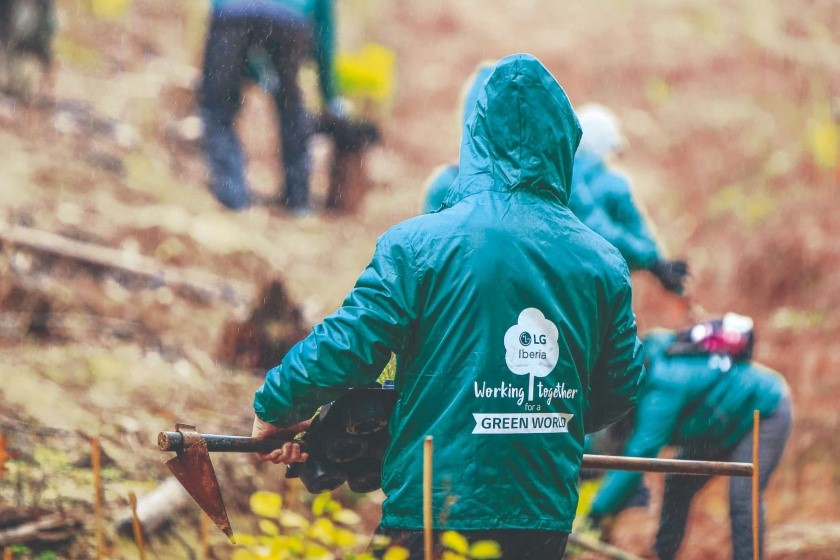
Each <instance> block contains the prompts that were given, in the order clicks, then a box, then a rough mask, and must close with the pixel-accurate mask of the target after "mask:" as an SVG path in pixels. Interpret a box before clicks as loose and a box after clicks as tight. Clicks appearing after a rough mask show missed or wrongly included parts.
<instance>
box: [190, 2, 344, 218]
mask: <svg viewBox="0 0 840 560" xmlns="http://www.w3.org/2000/svg"><path fill="white" fill-rule="evenodd" d="M333 10H334V7H333V0H212V2H211V10H210V30H209V32H208V34H207V41H206V47H205V52H204V61H203V64H202V74H201V87H200V90H199V95H198V105H199V109H200V115H201V118H202V123H203V126H204V146H203V148H204V153H205V159H206V160H207V164H208V168H209V182H210V185H209V186H210V190H211V192H212V193H213V196H214V197H215V198H216V200H218V201H219V202H220V203H221V204H223V205H224V206H226V207H227V208H230V209H231V210H244V209H247V208H249V207H250V206H251V205H252V203H253V197H252V195H251V192H250V189H249V187H248V182H247V180H246V176H245V163H246V162H245V154H244V152H243V149H242V145H241V143H240V141H239V138H238V136H237V134H236V129H235V120H236V116H237V113H238V112H239V109H240V107H241V105H242V90H243V84H244V83H245V81H246V78H247V76H248V74H249V70H253V68H249V65H251V64H253V63H254V57H255V56H256V55H255V52H256V53H259V55H261V57H263V58H265V59H266V61H265V62H266V63H268V64H270V65H271V69H272V70H273V72H275V73H276V75H277V76H278V77H279V84H278V85H277V87H276V88H273V91H272V97H273V98H274V104H275V107H276V109H277V115H278V117H279V121H280V123H279V124H280V126H279V129H280V130H279V131H280V142H279V144H280V148H281V149H280V152H281V154H278V156H280V155H282V167H283V177H284V180H283V194H282V196H280V197H278V201H279V202H280V203H281V204H282V206H284V207H285V208H286V210H287V211H288V212H289V213H290V214H291V215H293V216H298V217H302V216H306V215H309V214H310V212H311V207H310V201H309V174H310V161H309V153H308V148H307V146H308V140H309V138H310V136H311V135H312V130H313V127H312V124H311V123H310V118H309V115H308V114H307V113H306V110H305V108H304V104H303V97H302V93H301V91H300V88H299V87H298V71H299V69H300V66H301V64H302V62H303V61H304V60H305V59H307V58H313V59H314V60H315V62H316V64H317V69H318V82H319V86H320V93H321V98H322V101H323V104H324V107H325V109H326V110H327V111H328V112H330V111H332V112H338V111H340V109H339V104H340V98H338V97H337V95H336V85H335V82H336V80H335V73H334V68H333V66H334V61H333V58H334V52H335V18H334V13H333Z"/></svg>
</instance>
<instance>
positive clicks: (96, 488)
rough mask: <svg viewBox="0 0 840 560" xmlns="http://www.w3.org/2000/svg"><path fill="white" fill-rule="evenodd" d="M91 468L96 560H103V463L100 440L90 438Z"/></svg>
mask: <svg viewBox="0 0 840 560" xmlns="http://www.w3.org/2000/svg"><path fill="white" fill-rule="evenodd" d="M90 468H91V469H92V470H93V516H94V523H95V524H96V525H95V526H96V558H97V560H101V559H102V557H103V554H104V549H105V543H104V537H103V534H104V533H103V523H102V478H101V470H102V462H101V460H100V454H99V438H98V437H95V436H94V437H92V438H90Z"/></svg>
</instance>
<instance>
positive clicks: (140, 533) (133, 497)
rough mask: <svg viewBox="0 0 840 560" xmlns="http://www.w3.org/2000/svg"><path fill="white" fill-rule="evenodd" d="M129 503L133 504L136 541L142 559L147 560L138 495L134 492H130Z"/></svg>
mask: <svg viewBox="0 0 840 560" xmlns="http://www.w3.org/2000/svg"><path fill="white" fill-rule="evenodd" d="M128 503H129V504H131V528H132V530H133V532H134V543H135V544H136V545H137V552H138V553H139V554H140V560H145V559H146V545H145V543H144V542H143V527H142V525H140V518H139V517H138V516H137V495H136V494H135V493H134V492H129V493H128Z"/></svg>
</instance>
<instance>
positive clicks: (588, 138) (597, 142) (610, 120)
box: [576, 103, 624, 158]
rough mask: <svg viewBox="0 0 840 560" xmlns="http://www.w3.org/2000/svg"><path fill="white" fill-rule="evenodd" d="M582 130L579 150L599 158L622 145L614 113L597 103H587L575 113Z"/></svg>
mask: <svg viewBox="0 0 840 560" xmlns="http://www.w3.org/2000/svg"><path fill="white" fill-rule="evenodd" d="M576 112H577V117H578V121H579V122H580V127H581V129H582V130H583V136H582V137H581V139H580V146H579V147H578V149H579V150H584V151H586V152H589V153H592V154H594V155H596V156H598V157H600V158H603V157H605V156H607V155H608V154H610V153H612V152H616V151H618V150H619V149H621V146H622V144H623V143H624V141H623V138H622V136H621V130H620V128H619V124H618V117H616V116H615V113H613V112H612V111H610V110H609V109H607V108H606V107H604V106H603V105H600V104H598V103H587V104H585V105H582V106H581V107H580V109H578V110H577V111H576Z"/></svg>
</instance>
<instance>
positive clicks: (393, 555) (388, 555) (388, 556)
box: [382, 546, 411, 560]
mask: <svg viewBox="0 0 840 560" xmlns="http://www.w3.org/2000/svg"><path fill="white" fill-rule="evenodd" d="M409 556H411V553H410V552H409V551H408V549H407V548H403V547H401V546H392V547H391V548H389V549H388V550H386V551H385V554H384V555H383V556H382V560H408V558H409Z"/></svg>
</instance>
